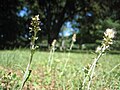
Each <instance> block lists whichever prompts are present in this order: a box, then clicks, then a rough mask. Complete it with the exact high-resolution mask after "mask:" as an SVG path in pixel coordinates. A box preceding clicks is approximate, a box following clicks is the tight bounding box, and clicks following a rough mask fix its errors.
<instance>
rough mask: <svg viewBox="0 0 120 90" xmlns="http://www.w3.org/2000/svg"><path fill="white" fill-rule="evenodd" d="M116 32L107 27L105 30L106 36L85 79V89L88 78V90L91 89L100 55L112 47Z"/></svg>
mask: <svg viewBox="0 0 120 90" xmlns="http://www.w3.org/2000/svg"><path fill="white" fill-rule="evenodd" d="M115 34H116V32H115V31H114V30H113V29H109V28H108V29H106V31H105V32H104V36H103V42H102V45H101V47H100V46H99V47H97V49H96V52H97V53H98V55H97V57H96V58H95V59H94V62H93V63H92V65H91V67H90V69H89V71H88V74H87V76H86V77H85V79H84V81H83V84H82V85H83V89H84V87H85V83H86V80H87V78H89V82H88V85H87V90H90V85H91V82H92V78H93V74H94V70H95V67H96V64H97V62H98V60H99V59H100V57H101V56H102V55H103V53H104V52H105V51H106V50H107V49H108V48H109V47H110V45H111V44H113V38H114V37H115Z"/></svg>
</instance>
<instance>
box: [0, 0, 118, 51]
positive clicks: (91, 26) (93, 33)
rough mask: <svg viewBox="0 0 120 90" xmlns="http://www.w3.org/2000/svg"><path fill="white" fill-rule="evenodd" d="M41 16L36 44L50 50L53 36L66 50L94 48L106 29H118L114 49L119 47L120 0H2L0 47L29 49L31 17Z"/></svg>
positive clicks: (59, 46)
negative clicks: (73, 36)
mask: <svg viewBox="0 0 120 90" xmlns="http://www.w3.org/2000/svg"><path fill="white" fill-rule="evenodd" d="M38 14H39V16H40V21H41V23H40V28H41V29H42V30H41V31H40V32H39V34H38V37H39V39H38V41H37V44H38V45H39V46H40V49H42V50H47V49H48V46H50V45H51V43H52V41H53V40H54V39H56V40H57V45H56V46H57V48H58V49H59V50H66V49H67V48H68V47H69V46H70V43H71V38H72V35H73V34H74V33H76V35H77V37H76V42H75V45H74V47H73V49H76V50H94V49H95V48H96V46H98V45H100V43H101V41H102V38H103V34H104V31H105V30H106V28H114V29H115V30H116V31H117V35H116V38H115V39H116V40H115V42H114V45H112V48H111V49H113V48H114V50H118V51H119V50H120V0H111V1H110V0H0V49H14V48H28V47H29V43H30V40H29V38H30V37H31V33H29V26H30V22H31V17H32V16H34V15H38Z"/></svg>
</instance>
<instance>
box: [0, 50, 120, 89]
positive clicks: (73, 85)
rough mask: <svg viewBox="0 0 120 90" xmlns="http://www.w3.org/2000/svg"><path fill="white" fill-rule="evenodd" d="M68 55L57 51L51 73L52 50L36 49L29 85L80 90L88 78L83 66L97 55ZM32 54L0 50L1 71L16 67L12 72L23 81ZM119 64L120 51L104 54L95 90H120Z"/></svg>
mask: <svg viewBox="0 0 120 90" xmlns="http://www.w3.org/2000/svg"><path fill="white" fill-rule="evenodd" d="M67 55H68V53H61V52H55V54H54V55H53V64H52V71H51V72H48V70H47V68H46V67H47V62H48V57H49V52H41V51H36V52H35V55H34V57H33V62H32V75H31V76H30V79H29V81H28V82H27V84H29V88H31V87H32V88H36V89H37V90H80V88H81V83H82V81H83V79H84V77H85V73H84V70H83V69H84V67H86V66H87V65H88V64H92V62H93V58H94V57H95V56H96V54H94V53H93V54H89V53H70V56H69V58H68V57H67ZM29 56H30V51H29V50H13V51H12V50H5V51H0V67H1V68H0V71H5V73H7V72H8V70H12V73H16V74H17V75H18V77H19V80H22V75H23V74H22V70H25V68H26V66H27V63H28V60H29V58H30V57H29ZM67 59H69V60H68V64H67V66H66V68H65V70H64V72H63V74H61V72H62V71H63V67H64V65H65V62H66V60H67ZM118 64H120V55H119V54H105V55H103V56H102V57H101V58H100V60H99V63H98V65H97V67H96V69H95V74H94V78H93V81H92V86H91V90H105V89H106V90H120V66H117V67H116V68H114V67H115V66H116V65H118ZM113 68H114V69H113ZM111 70H112V71H111ZM0 74H1V73H0ZM0 76H1V75H0ZM52 88H53V89H52ZM31 90H32V89H31Z"/></svg>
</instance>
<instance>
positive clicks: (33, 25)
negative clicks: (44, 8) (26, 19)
mask: <svg viewBox="0 0 120 90" xmlns="http://www.w3.org/2000/svg"><path fill="white" fill-rule="evenodd" d="M30 24H31V27H29V29H30V32H32V33H33V35H32V37H31V38H30V40H31V43H30V50H31V54H30V59H29V62H28V65H27V68H26V71H25V73H24V76H23V80H22V83H21V86H20V90H22V89H23V87H24V85H25V83H26V81H27V80H28V78H29V76H30V74H31V71H32V70H31V69H30V68H31V63H32V60H33V55H34V53H35V50H36V48H37V47H38V46H36V45H35V41H36V40H37V39H38V37H37V33H38V31H40V30H41V29H40V27H39V25H40V19H39V15H36V16H35V17H32V21H31V23H30Z"/></svg>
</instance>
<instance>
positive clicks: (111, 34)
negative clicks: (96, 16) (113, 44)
mask: <svg viewBox="0 0 120 90" xmlns="http://www.w3.org/2000/svg"><path fill="white" fill-rule="evenodd" d="M115 33H116V32H115V31H114V30H113V29H109V28H108V29H106V31H105V32H104V35H105V36H106V37H108V38H114V37H115Z"/></svg>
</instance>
